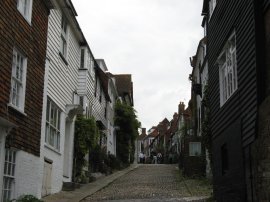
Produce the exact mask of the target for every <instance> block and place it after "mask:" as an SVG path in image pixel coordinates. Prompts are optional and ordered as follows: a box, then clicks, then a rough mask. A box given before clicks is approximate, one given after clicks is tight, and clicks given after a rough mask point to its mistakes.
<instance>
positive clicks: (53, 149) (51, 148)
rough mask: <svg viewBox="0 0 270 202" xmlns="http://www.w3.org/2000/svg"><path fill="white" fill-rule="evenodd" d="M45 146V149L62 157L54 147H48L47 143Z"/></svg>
mask: <svg viewBox="0 0 270 202" xmlns="http://www.w3.org/2000/svg"><path fill="white" fill-rule="evenodd" d="M44 146H45V148H47V149H49V150H51V151H53V152H55V153H56V154H58V155H60V156H61V155H62V154H61V153H60V152H59V151H58V150H57V149H55V148H54V147H52V146H50V145H48V144H47V143H45V144H44Z"/></svg>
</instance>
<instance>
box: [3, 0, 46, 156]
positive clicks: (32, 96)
mask: <svg viewBox="0 0 270 202" xmlns="http://www.w3.org/2000/svg"><path fill="white" fill-rule="evenodd" d="M0 13H1V15H0V81H1V82H0V87H1V88H0V89H1V91H0V117H1V118H3V119H6V120H8V121H10V122H13V123H15V124H16V125H17V128H15V129H13V130H12V131H11V132H10V133H9V135H8V136H7V141H6V146H11V147H14V148H17V149H21V150H24V151H26V152H29V153H32V154H34V155H37V156H39V152H40V134H41V117H42V102H43V85H44V70H45V58H46V43H47V28H48V15H49V10H48V8H47V7H46V6H45V4H44V2H43V1H42V0H33V6H32V18H31V25H30V24H29V22H28V21H26V20H25V18H24V17H23V16H22V15H21V13H20V12H19V11H18V9H17V1H14V0H2V1H0ZM14 47H16V48H17V49H19V50H20V51H21V52H23V53H24V54H25V55H26V57H27V74H26V92H25V107H24V112H25V113H26V115H24V114H22V113H20V112H18V111H16V110H14V109H13V108H12V107H8V105H7V104H8V103H9V97H10V90H11V74H12V55H13V48H14Z"/></svg>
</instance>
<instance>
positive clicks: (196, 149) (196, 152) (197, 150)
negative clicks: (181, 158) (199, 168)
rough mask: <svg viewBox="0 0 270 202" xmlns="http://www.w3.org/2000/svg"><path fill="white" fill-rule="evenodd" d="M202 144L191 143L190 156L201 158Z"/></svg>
mask: <svg viewBox="0 0 270 202" xmlns="http://www.w3.org/2000/svg"><path fill="white" fill-rule="evenodd" d="M201 152H202V151H201V143H200V142H190V143H189V156H200V155H201Z"/></svg>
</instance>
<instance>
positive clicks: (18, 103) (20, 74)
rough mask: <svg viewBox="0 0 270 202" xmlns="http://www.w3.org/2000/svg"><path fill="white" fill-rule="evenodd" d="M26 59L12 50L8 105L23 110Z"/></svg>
mask: <svg viewBox="0 0 270 202" xmlns="http://www.w3.org/2000/svg"><path fill="white" fill-rule="evenodd" d="M26 69H27V59H26V57H25V56H23V55H22V54H21V53H20V52H18V51H17V50H16V49H14V50H13V59H12V76H11V92H10V104H11V105H12V106H14V107H15V108H18V109H19V110H22V111H23V109H24V100H25V84H26Z"/></svg>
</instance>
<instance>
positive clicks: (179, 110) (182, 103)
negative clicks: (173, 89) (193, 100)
mask: <svg viewBox="0 0 270 202" xmlns="http://www.w3.org/2000/svg"><path fill="white" fill-rule="evenodd" d="M184 111H185V104H184V102H180V103H179V105H178V114H179V115H180V114H182V113H184Z"/></svg>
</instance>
